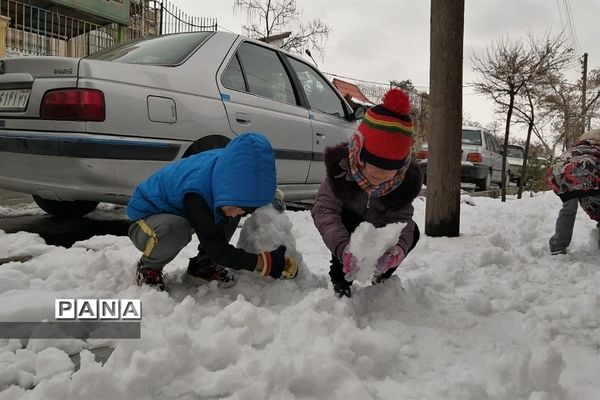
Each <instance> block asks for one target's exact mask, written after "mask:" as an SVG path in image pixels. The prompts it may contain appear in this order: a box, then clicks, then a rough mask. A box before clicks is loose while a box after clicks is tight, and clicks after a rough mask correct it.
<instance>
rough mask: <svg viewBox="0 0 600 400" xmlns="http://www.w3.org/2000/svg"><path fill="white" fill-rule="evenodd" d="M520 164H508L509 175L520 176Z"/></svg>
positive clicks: (512, 176)
mask: <svg viewBox="0 0 600 400" xmlns="http://www.w3.org/2000/svg"><path fill="white" fill-rule="evenodd" d="M521 168H522V166H521V165H518V164H510V166H509V170H510V177H511V178H520V177H521Z"/></svg>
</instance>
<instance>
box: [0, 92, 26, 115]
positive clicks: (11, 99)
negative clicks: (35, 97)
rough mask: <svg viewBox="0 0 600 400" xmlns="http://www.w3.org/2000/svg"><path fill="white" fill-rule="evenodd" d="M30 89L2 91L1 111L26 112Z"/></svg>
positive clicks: (0, 96)
mask: <svg viewBox="0 0 600 400" xmlns="http://www.w3.org/2000/svg"><path fill="white" fill-rule="evenodd" d="M30 93H31V90H30V89H10V90H0V111H24V110H25V107H27V101H28V100H29V95H30Z"/></svg>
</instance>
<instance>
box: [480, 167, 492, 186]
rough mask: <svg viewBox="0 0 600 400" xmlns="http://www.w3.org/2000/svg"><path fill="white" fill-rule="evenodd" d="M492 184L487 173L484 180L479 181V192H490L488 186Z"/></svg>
mask: <svg viewBox="0 0 600 400" xmlns="http://www.w3.org/2000/svg"><path fill="white" fill-rule="evenodd" d="M491 184H492V173H491V171H488V173H487V174H486V176H485V178H483V179H482V180H481V181H479V185H478V186H479V190H490V185H491Z"/></svg>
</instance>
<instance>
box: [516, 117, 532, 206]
mask: <svg viewBox="0 0 600 400" xmlns="http://www.w3.org/2000/svg"><path fill="white" fill-rule="evenodd" d="M532 131H533V119H530V120H529V124H528V126H527V140H525V151H524V154H523V165H521V179H519V192H518V194H517V199H520V198H521V197H523V185H524V184H525V181H526V180H527V160H528V159H529V143H530V142H531V132H532Z"/></svg>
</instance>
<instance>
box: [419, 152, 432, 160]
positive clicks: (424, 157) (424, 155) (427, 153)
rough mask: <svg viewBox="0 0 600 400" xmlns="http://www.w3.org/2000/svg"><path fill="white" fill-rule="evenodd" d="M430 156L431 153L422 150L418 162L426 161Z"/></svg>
mask: <svg viewBox="0 0 600 400" xmlns="http://www.w3.org/2000/svg"><path fill="white" fill-rule="evenodd" d="M428 155H429V152H428V151H427V150H420V151H419V152H418V153H417V160H425V159H426V158H427V156H428Z"/></svg>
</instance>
